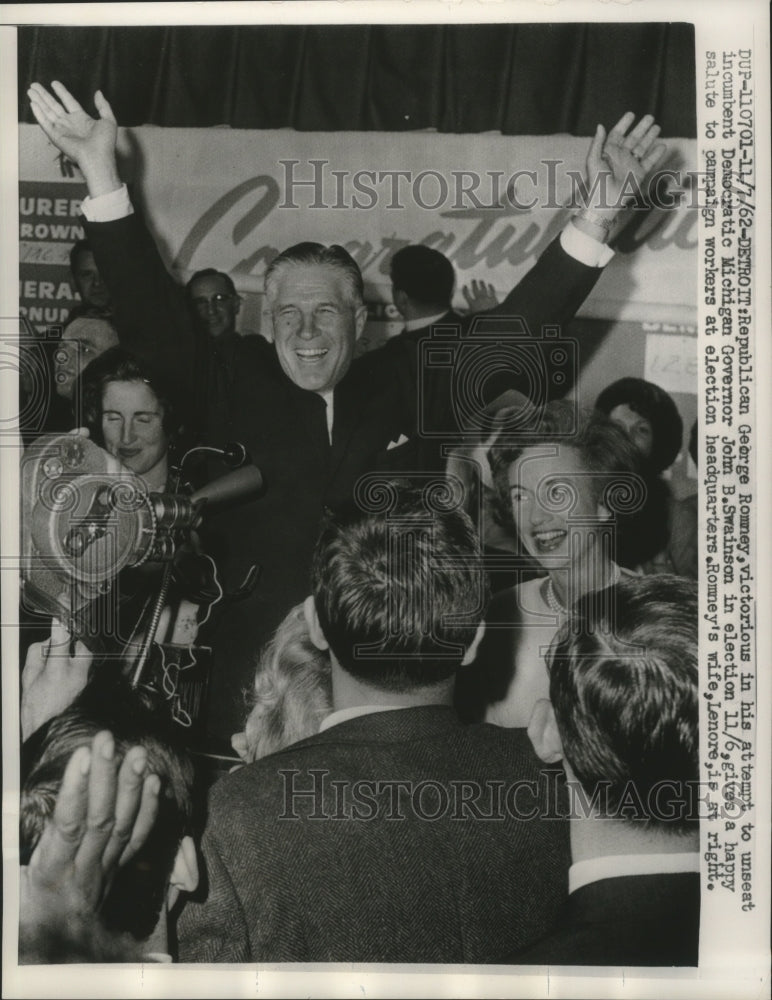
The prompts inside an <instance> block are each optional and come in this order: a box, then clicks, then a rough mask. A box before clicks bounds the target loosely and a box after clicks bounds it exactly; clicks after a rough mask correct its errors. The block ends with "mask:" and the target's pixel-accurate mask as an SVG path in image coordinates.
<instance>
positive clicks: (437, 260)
mask: <svg viewBox="0 0 772 1000" xmlns="http://www.w3.org/2000/svg"><path fill="white" fill-rule="evenodd" d="M455 280H456V276H455V274H454V272H453V265H452V264H451V263H450V261H449V260H448V258H447V257H446V256H445V254H443V253H440V251H439V250H434V249H433V248H432V247H427V246H424V245H423V244H422V243H417V244H414V245H412V246H409V247H403V248H402V249H401V250H397V252H396V253H395V254H394V256H393V257H392V258H391V283H392V285H393V286H394V290H395V291H396V292H404V293H405V295H407V297H408V298H409V299H411V300H412V301H413V302H414V303H416V304H418V305H420V306H424V307H426V308H429V307H434V308H436V309H449V308H450V300H451V298H452V297H453V285H454V283H455Z"/></svg>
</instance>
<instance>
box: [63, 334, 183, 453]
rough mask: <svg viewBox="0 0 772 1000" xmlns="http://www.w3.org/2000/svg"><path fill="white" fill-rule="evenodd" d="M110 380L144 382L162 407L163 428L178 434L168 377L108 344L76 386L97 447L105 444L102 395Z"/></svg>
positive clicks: (172, 436) (174, 396) (174, 400)
mask: <svg viewBox="0 0 772 1000" xmlns="http://www.w3.org/2000/svg"><path fill="white" fill-rule="evenodd" d="M111 382H144V383H145V384H146V385H147V386H148V387H149V389H150V390H151V391H152V393H153V395H154V396H155V397H156V399H157V400H158V403H159V405H160V406H161V409H162V410H163V429H164V431H165V432H166V434H167V436H168V437H169V438H170V439H172V440H174V439H175V438H176V437H178V436H179V434H180V433H181V430H182V416H181V413H180V406H179V403H178V399H177V394H176V393H175V392H174V391H173V390H172V388H171V386H170V385H169V384H168V381H167V380H166V379H165V378H164V377H163V376H162V375H161V374H160V373H159V372H158V371H156V369H155V368H154V367H153V365H151V364H148V362H146V361H144V360H142V359H141V358H138V357H137V356H136V355H134V354H130V353H129V351H125V350H124V349H123V348H122V347H111V348H110V349H109V350H107V351H105V352H104V354H100V355H99V357H96V358H94V360H93V361H91V362H89V364H88V365H86V367H85V369H84V370H83V372H82V373H81V375H80V382H79V387H78V389H79V391H80V393H81V395H80V397H79V398H80V399H81V400H82V406H83V420H84V422H85V426H86V427H88V429H89V432H90V434H91V437H92V439H93V440H94V441H95V442H96V443H97V444H98V445H99V446H100V447H104V438H103V436H102V399H103V398H104V394H105V390H106V389H107V386H108V385H109V384H110V383H111ZM76 398H78V397H76Z"/></svg>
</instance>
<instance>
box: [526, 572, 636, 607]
mask: <svg viewBox="0 0 772 1000" xmlns="http://www.w3.org/2000/svg"><path fill="white" fill-rule="evenodd" d="M621 575H622V574H621V572H620V569H619V567H618V566H617V565H614V573H613V576H612V579H611V583H610V584H608V585H607V586H613V585H614V584H616V583H619V578H620V576H621ZM544 598H545V600H546V602H547V605H548V607H549V609H550V611H552V612H553V613H554V614H556V615H558V616H560V615H563V616H566V615H567V614H568V608H565V607H563V605H562V604H561V603H560V601H559V600H558V595H557V594H556V593H555V584H554V583H553V582H552V577H551V576H548V577H547V586H546V588H545V590H544Z"/></svg>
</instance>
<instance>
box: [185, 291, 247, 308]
mask: <svg viewBox="0 0 772 1000" xmlns="http://www.w3.org/2000/svg"><path fill="white" fill-rule="evenodd" d="M237 298H238V295H231V294H230V292H228V293H225V292H218V293H217V294H216V295H210V296H208V297H207V296H205V295H199V296H197V297H196V298H195V299H193V305H194V306H195V307H196V309H208V308H209V306H210V305H212V306H221V305H223V304H224V303H225V302H230V301H232V300H233V299H237Z"/></svg>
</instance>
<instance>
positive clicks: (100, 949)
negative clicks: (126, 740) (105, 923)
mask: <svg viewBox="0 0 772 1000" xmlns="http://www.w3.org/2000/svg"><path fill="white" fill-rule="evenodd" d="M160 787H161V783H160V779H159V778H158V776H157V775H155V774H150V773H148V770H147V752H146V750H145V748H144V747H141V746H134V747H131V748H130V750H129V751H128V752H127V753H126V755H125V756H124V758H123V761H122V763H121V764H120V767H119V766H118V762H117V758H116V754H115V742H114V739H113V736H112V734H111V733H109V732H107V731H102V732H99V733H97V734H96V736H95V737H94V739H93V741H92V744H91V747H88V746H82V747H79V748H78V749H77V750H76V751H75V752H74V753H73V755H72V757H71V758H70V760H69V763H68V764H67V767H66V769H65V772H64V777H63V779H62V783H61V786H60V788H59V792H58V794H57V797H56V806H55V808H54V812H53V815H52V817H51V819H50V820H49V821H48V823H47V824H46V826H45V829H44V830H43V833H42V835H41V837H40V840H39V841H38V844H37V846H36V847H35V850H34V852H33V854H32V857H31V858H30V862H29V864H28V865H26V866H23V867H22V868H21V870H20V924H19V946H20V956H21V960H22V961H23V962H25V961H26V962H50V961H67V960H70V961H72V960H82V961H89V960H90V961H98V960H99V959H100V958H101V959H102V960H105V961H109V960H113V961H114V960H116V959H118V960H120V959H123V960H125V961H129V960H132V959H135V958H138V954H135V952H136V946H135V943H134V944H133V943H132V942H131V940H130V939H129V938H128V937H125V936H123V935H113V934H109V933H108V932H107V931H106V930H104V928H103V927H102V926H101V924H100V922H99V907H100V904H101V902H102V900H103V899H104V898H105V895H106V894H107V891H108V890H109V888H110V884H111V882H112V879H113V877H114V875H115V872H116V871H117V870H118V868H119V867H121V866H122V865H125V864H127V862H129V861H130V860H131V859H132V858H133V857H134V855H135V854H136V853H137V852H138V851H139V849H140V848H141V847H142V845H143V844H144V843H145V841H146V840H147V838H148V836H149V834H150V831H151V830H152V828H153V825H154V823H155V820H156V816H157V814H158V806H159V792H160Z"/></svg>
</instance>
